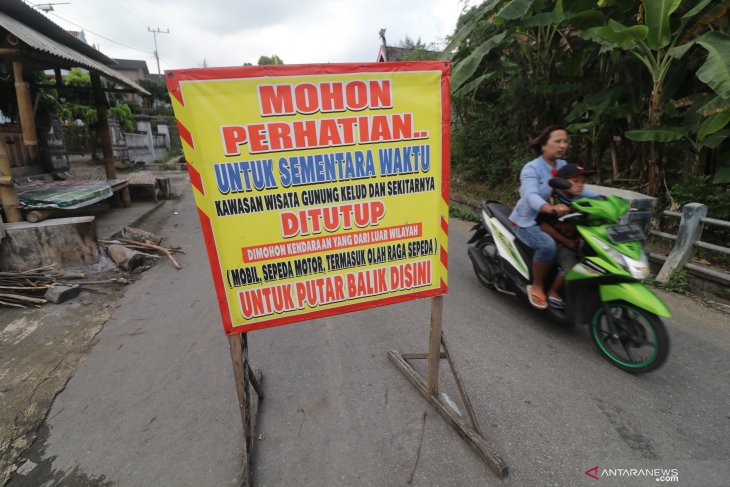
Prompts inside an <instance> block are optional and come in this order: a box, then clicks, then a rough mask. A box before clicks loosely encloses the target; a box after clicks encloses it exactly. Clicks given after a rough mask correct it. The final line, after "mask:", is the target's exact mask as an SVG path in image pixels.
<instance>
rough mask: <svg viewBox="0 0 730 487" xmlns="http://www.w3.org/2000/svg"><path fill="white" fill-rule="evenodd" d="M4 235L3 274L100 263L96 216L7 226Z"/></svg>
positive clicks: (0, 244)
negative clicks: (49, 266)
mask: <svg viewBox="0 0 730 487" xmlns="http://www.w3.org/2000/svg"><path fill="white" fill-rule="evenodd" d="M5 232H6V236H5V238H4V239H2V241H1V242H0V271H24V270H27V269H35V268H38V267H43V266H47V265H50V264H54V263H55V264H58V265H59V266H61V267H83V266H87V265H92V264H95V263H97V262H98V261H99V256H100V253H99V245H98V243H97V240H96V221H95V220H94V217H93V216H82V217H75V218H55V219H51V220H45V221H42V222H38V223H28V222H20V223H5Z"/></svg>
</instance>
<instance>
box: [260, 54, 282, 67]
mask: <svg viewBox="0 0 730 487" xmlns="http://www.w3.org/2000/svg"><path fill="white" fill-rule="evenodd" d="M276 64H284V61H282V59H281V58H280V57H279V56H277V55H276V54H272V55H271V57H269V56H261V57H260V58H259V62H258V65H259V66H271V65H276Z"/></svg>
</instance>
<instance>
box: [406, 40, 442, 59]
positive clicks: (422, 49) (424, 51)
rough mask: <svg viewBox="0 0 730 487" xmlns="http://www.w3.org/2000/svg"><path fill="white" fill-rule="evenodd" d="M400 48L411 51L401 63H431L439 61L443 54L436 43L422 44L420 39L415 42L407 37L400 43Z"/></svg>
mask: <svg viewBox="0 0 730 487" xmlns="http://www.w3.org/2000/svg"><path fill="white" fill-rule="evenodd" d="M398 47H401V48H403V49H409V50H410V51H409V52H407V53H405V54H404V55H403V56H402V57H401V61H429V60H433V59H438V57H439V55H440V54H441V53H440V51H439V50H438V48H437V47H436V45H435V44H434V43H431V44H428V45H426V44H424V43H423V42H421V38H420V37H419V38H418V40H417V41H416V42H413V40H412V39H411V38H410V37H408V36H406V37H405V39H403V40H401V41H400V42H399V43H398Z"/></svg>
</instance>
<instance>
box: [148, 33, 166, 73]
mask: <svg viewBox="0 0 730 487" xmlns="http://www.w3.org/2000/svg"><path fill="white" fill-rule="evenodd" d="M147 32H152V37H154V38H155V59H157V75H158V76H159V75H160V74H162V73H161V72H160V55H159V54H158V53H157V34H169V33H170V29H167V30H160V28H159V27H158V28H157V29H154V30H153V29H150V28H149V27H147Z"/></svg>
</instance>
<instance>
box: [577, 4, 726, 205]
mask: <svg viewBox="0 0 730 487" xmlns="http://www.w3.org/2000/svg"><path fill="white" fill-rule="evenodd" d="M681 3H682V2H681V0H643V1H642V7H643V16H641V17H642V20H643V21H642V22H639V23H637V24H636V25H632V26H625V25H623V24H621V23H619V22H617V21H616V20H614V19H610V20H609V21H608V23H607V24H606V25H604V26H601V27H596V28H593V29H589V30H588V31H586V34H585V35H586V38H588V39H592V40H594V41H596V42H598V43H599V44H601V46H602V50H606V51H607V50H612V49H620V50H622V51H624V52H627V53H629V54H630V55H632V56H634V57H635V58H636V59H638V60H639V61H640V62H641V64H642V65H643V66H645V67H646V69H647V70H648V72H649V74H650V76H651V78H652V89H651V95H650V97H649V110H648V112H649V113H648V118H649V120H648V122H649V127H648V129H650V130H654V131H656V130H657V129H659V128H660V127H661V126H662V115H663V101H662V93H663V87H664V81H665V79H666V77H667V74H668V73H669V70H670V69H671V68H672V65H673V63H674V62H675V61H676V60H678V59H680V58H681V57H682V56H683V55H684V53H686V52H687V50H688V49H689V48H690V47H691V46H692V45H693V44H694V42H695V41H693V40H690V39H688V38H687V33H688V31H689V30H691V27H690V22H691V21H693V20H696V19H697V18H698V17H699V16H700V14H702V12H703V11H705V10H706V9H707V7H708V6H710V5H711V4H712V0H700V1H699V2H697V3H696V5H695V6H694V7H692V8H691V9H690V10H688V11H687V12H685V13H684V14H683V15H682V16H681V17H680V18H679V21H678V22H673V20H674V19H673V17H672V15H673V14H674V13H675V12H676V11H677V9H678V8H679V7H680V5H681ZM712 7H713V8H714V5H712ZM673 24H674V25H675V27H674V28H672V25H673ZM693 25H694V24H693ZM708 61H710V66H711V67H715V66H716V65H717V60H716V59H714V58H713V59H710V57H708ZM711 67H708V68H706V69H705V70H704V72H703V77H704V78H705V79H713V80H714V79H715V78H714V75H715V74H716V73H715V72H714V71H713V69H712V68H711ZM699 74H700V73H699V71H698V75H699ZM703 77H700V79H702V80H703V81H704V79H703ZM728 89H730V85H728ZM670 132H671V131H670ZM654 133H655V134H656V133H659V132H654ZM634 140H636V139H634ZM648 140H649V142H650V144H651V150H650V156H649V164H648V166H649V167H648V188H647V193H648V194H649V195H651V196H655V195H656V194H657V192H658V191H659V189H660V182H661V181H660V174H661V158H660V155H659V151H658V147H657V140H655V139H654V138H651V137H650V138H649V139H648Z"/></svg>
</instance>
